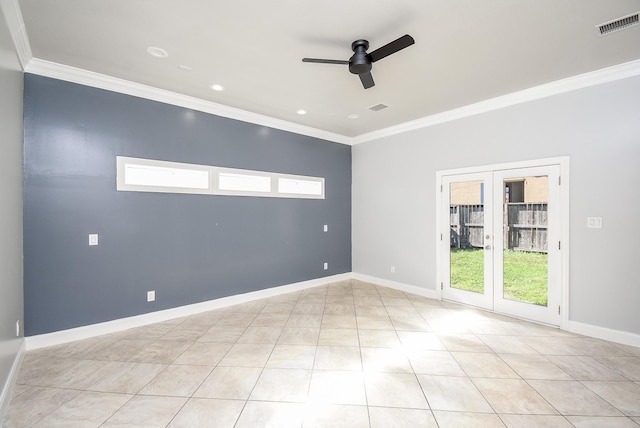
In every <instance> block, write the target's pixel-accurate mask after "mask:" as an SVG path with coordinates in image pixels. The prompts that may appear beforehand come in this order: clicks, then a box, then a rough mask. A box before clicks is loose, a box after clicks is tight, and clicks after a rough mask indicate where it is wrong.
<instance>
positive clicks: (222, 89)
mask: <svg viewBox="0 0 640 428" xmlns="http://www.w3.org/2000/svg"><path fill="white" fill-rule="evenodd" d="M211 89H213V90H214V91H218V92H220V91H224V86H222V85H218V84H217V83H216V84H213V85H211Z"/></svg>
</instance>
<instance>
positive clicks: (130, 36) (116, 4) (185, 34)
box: [19, 0, 640, 137]
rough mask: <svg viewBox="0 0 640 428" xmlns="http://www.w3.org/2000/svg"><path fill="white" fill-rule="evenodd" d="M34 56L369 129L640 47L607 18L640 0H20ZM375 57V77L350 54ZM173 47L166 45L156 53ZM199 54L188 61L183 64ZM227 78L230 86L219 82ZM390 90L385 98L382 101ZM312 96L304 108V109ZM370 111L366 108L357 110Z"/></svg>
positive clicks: (348, 131) (289, 117)
mask: <svg viewBox="0 0 640 428" xmlns="http://www.w3.org/2000/svg"><path fill="white" fill-rule="evenodd" d="M19 5H20V8H21V10H22V16H23V19H24V22H25V25H26V33H27V35H28V39H29V42H30V46H31V50H32V53H33V57H34V58H37V59H41V60H47V61H51V62H55V63H59V64H64V65H68V66H72V67H77V68H80V69H84V70H88V71H93V72H96V73H101V74H105V75H109V76H113V77H117V78H120V79H125V80H128V81H132V82H136V83H141V84H144V85H149V86H152V87H156V88H160V89H165V90H168V91H172V92H176V93H179V94H184V95H188V96H192V97H196V98H200V99H203V100H208V101H213V102H215V103H219V104H223V105H226V106H230V107H234V108H239V109H242V110H245V111H248V112H252V113H258V114H261V115H265V116H268V117H272V118H276V119H281V120H285V121H289V122H293V123H296V124H300V125H304V126H308V127H312V128H315V129H319V130H323V131H329V132H332V133H336V134H340V135H343V136H346V137H356V136H358V135H362V134H365V133H369V132H373V131H378V130H381V129H384V128H388V127H391V126H394V125H398V124H402V123H405V122H408V121H412V120H416V119H419V118H423V117H427V116H431V115H434V114H437V113H441V112H445V111H449V110H452V109H455V108H458V107H462V106H466V105H470V104H473V103H477V102H479V101H483V100H487V99H491V98H494V97H498V96H502V95H505V94H509V93H512V92H515V91H519V90H523V89H526V88H531V87H534V86H537V85H541V84H544V83H548V82H553V81H557V80H559V79H563V78H567V77H570V76H575V75H578V74H582V73H586V72H590V71H593V70H599V69H602V68H605V67H610V66H614V65H617V64H622V63H625V62H629V61H632V60H636V59H639V58H640V25H638V26H635V27H631V28H629V29H626V30H622V31H618V32H616V33H612V34H609V35H607V36H600V35H599V34H598V32H597V31H596V29H595V26H596V25H598V24H602V23H604V22H607V21H610V20H613V19H617V18H619V17H622V16H625V15H629V14H631V13H635V12H638V11H639V10H640V0H517V1H515V0H482V1H479V0H432V1H425V0H375V1H372V0H367V1H365V0H341V1H337V0H328V1H317V0H314V1H311V0H270V1H257V0H253V1H251V0H216V1H211V0H181V1H176V0H20V1H19ZM404 34H410V35H412V36H413V37H414V39H415V41H416V44H415V45H413V46H410V47H408V48H406V49H404V50H402V51H400V52H398V53H396V54H394V55H392V56H390V57H387V58H385V59H383V60H381V61H379V62H376V63H375V64H374V65H373V70H372V73H373V77H374V79H375V82H376V86H375V87H373V88H371V89H367V90H365V89H363V87H362V84H361V83H360V80H359V79H358V77H357V76H356V75H352V74H350V73H349V72H348V68H347V66H345V65H326V64H309V63H302V62H301V59H302V58H303V57H315V58H329V59H344V60H347V59H349V57H350V56H351V54H352V51H351V42H352V41H354V40H356V39H361V38H364V39H367V40H368V41H369V42H370V49H369V51H372V50H374V49H377V48H378V47H380V46H382V45H384V44H386V43H388V42H390V41H392V40H395V39H396V38H398V37H400V36H402V35H404ZM150 46H154V47H160V48H163V49H165V50H166V51H167V52H168V53H169V56H168V57H167V58H164V59H160V58H155V57H152V56H151V55H149V54H148V53H147V48H148V47H150ZM180 65H182V66H188V67H190V68H191V70H184V69H182V68H180V67H179V66H180ZM214 83H218V84H220V85H223V86H224V87H225V91H222V92H215V91H213V90H211V89H210V85H211V84H214ZM379 103H384V104H386V105H388V106H389V107H388V108H386V109H384V110H381V111H379V112H373V111H370V110H369V109H368V108H369V107H371V106H373V105H376V104H379ZM299 109H304V110H306V111H307V112H308V113H307V114H306V115H304V116H300V115H298V114H297V113H296V112H297V110H299ZM350 114H357V115H358V116H359V117H358V118H357V119H349V118H347V116H348V115H350Z"/></svg>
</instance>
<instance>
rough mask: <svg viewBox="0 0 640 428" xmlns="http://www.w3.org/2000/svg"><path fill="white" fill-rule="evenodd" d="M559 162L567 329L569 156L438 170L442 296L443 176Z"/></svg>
mask: <svg viewBox="0 0 640 428" xmlns="http://www.w3.org/2000/svg"><path fill="white" fill-rule="evenodd" d="M549 165H558V166H559V167H560V179H561V185H560V189H559V191H560V242H561V246H562V250H561V254H560V269H561V273H560V277H561V280H560V294H561V303H560V328H561V329H563V330H564V329H566V327H567V326H568V324H569V316H570V308H569V259H570V257H569V251H570V242H569V218H570V217H569V183H570V179H569V156H559V157H553V158H543V159H532V160H527V161H519V162H508V163H501V164H491V165H480V166H472V167H465V168H456V169H448V170H442V171H436V189H435V190H436V192H435V193H436V224H435V238H436V240H435V243H436V287H437V288H439V289H440V290H439V294H440V299H441V300H442V298H443V292H442V284H443V283H444V273H443V268H442V260H443V258H444V255H443V254H442V245H441V242H440V241H441V239H440V234H441V230H442V227H443V222H444V221H449V219H448V218H446V219H445V218H443V216H442V210H443V208H442V197H441V191H442V190H441V189H442V179H443V177H444V176H446V175H456V174H471V173H478V172H484V171H493V170H508V169H519V168H531V167H537V166H549Z"/></svg>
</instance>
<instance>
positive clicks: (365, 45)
mask: <svg viewBox="0 0 640 428" xmlns="http://www.w3.org/2000/svg"><path fill="white" fill-rule="evenodd" d="M351 49H352V50H353V52H354V54H353V56H352V57H351V58H350V59H349V71H350V72H351V73H353V74H363V73H368V72H370V71H371V57H370V56H369V54H368V53H367V49H369V42H368V41H366V40H356V41H355V42H353V43H352V44H351Z"/></svg>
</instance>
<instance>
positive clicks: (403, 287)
mask: <svg viewBox="0 0 640 428" xmlns="http://www.w3.org/2000/svg"><path fill="white" fill-rule="evenodd" d="M352 278H353V279H357V280H358V281H364V282H370V283H372V284H377V285H381V286H383V287H388V288H393V289H394V290H400V291H406V292H407V293H412V294H417V295H418V296H422V297H427V298H429V299H436V300H440V293H438V292H437V291H436V290H430V289H428V288H422V287H417V286H415V285H409V284H404V283H402V282H396V281H390V280H388V279H382V278H377V277H375V276H370V275H364V274H361V273H356V272H354V273H353V274H352Z"/></svg>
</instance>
